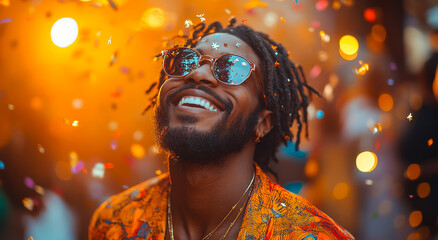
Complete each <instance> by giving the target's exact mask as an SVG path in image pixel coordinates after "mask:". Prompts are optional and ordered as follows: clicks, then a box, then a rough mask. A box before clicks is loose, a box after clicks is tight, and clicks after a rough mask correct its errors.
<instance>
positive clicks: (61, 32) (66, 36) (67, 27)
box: [50, 18, 79, 48]
mask: <svg viewBox="0 0 438 240" xmlns="http://www.w3.org/2000/svg"><path fill="white" fill-rule="evenodd" d="M78 32H79V29H78V24H77V23H76V21H75V20H74V19H73V18H61V19H59V20H58V21H56V22H55V24H53V27H52V30H51V32H50V36H51V38H52V42H53V43H54V44H55V45H56V46H58V47H61V48H65V47H68V46H70V45H71V44H72V43H74V42H75V40H76V38H77V37H78Z"/></svg>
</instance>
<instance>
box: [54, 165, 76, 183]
mask: <svg viewBox="0 0 438 240" xmlns="http://www.w3.org/2000/svg"><path fill="white" fill-rule="evenodd" d="M55 173H56V176H57V177H58V178H59V179H61V180H64V181H68V180H70V178H71V177H72V172H71V171H70V165H69V164H67V163H66V162H62V161H58V162H56V165H55Z"/></svg>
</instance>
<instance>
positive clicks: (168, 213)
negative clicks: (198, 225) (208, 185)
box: [167, 173, 255, 240]
mask: <svg viewBox="0 0 438 240" xmlns="http://www.w3.org/2000/svg"><path fill="white" fill-rule="evenodd" d="M254 178H255V173H253V175H252V179H251V182H250V183H249V185H248V187H247V188H246V190H245V192H243V194H242V196H241V197H240V198H239V201H237V203H236V204H234V206H233V207H232V208H231V210H230V211H229V212H228V213H227V215H226V216H225V217H224V218H223V219H222V221H221V222H220V223H219V224H218V225H217V226H216V227H215V228H214V229H213V230H212V231H211V232H210V233H208V234H207V235H206V236H205V237H203V238H202V240H206V239H209V238H210V237H211V235H213V233H214V232H216V230H217V229H218V228H219V226H220V225H222V223H223V222H224V221H225V219H227V217H228V216H229V215H230V214H231V212H232V211H233V210H234V208H236V206H237V205H238V204H239V203H240V201H241V200H242V198H243V196H245V194H246V193H247V192H248V190H249V189H250V187H251V185H252V183H253V182H254ZM170 192H171V188H170V187H169V193H168V195H169V196H168V198H167V225H168V226H169V233H170V239H171V240H175V237H174V235H173V222H172V211H171V209H170ZM248 200H249V198H248ZM245 205H246V204H244V205H243V206H245ZM243 206H242V207H241V208H240V209H239V213H238V215H237V217H236V218H235V219H234V221H233V222H232V223H231V225H230V227H229V228H228V229H227V232H226V233H225V235H224V236H222V237H225V236H226V234H228V232H229V231H230V229H231V227H232V226H233V225H234V222H235V221H236V220H237V218H238V217H239V215H240V213H241V212H242V210H243Z"/></svg>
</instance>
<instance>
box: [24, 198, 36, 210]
mask: <svg viewBox="0 0 438 240" xmlns="http://www.w3.org/2000/svg"><path fill="white" fill-rule="evenodd" d="M21 202H22V203H23V206H24V207H25V208H26V209H27V210H29V211H32V210H33V206H34V202H33V200H32V199H30V198H23V200H21Z"/></svg>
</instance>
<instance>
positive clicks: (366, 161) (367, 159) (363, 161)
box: [356, 151, 377, 172]
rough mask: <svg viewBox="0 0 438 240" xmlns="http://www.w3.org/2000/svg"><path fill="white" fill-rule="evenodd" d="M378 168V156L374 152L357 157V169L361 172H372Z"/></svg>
mask: <svg viewBox="0 0 438 240" xmlns="http://www.w3.org/2000/svg"><path fill="white" fill-rule="evenodd" d="M376 166H377V156H376V154H374V153H373V152H369V151H365V152H361V153H359V155H357V157H356V167H357V169H359V171H361V172H371V171H373V170H374V169H375V168H376Z"/></svg>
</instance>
